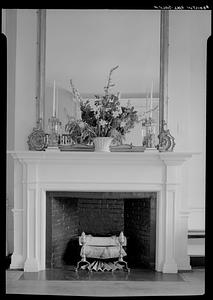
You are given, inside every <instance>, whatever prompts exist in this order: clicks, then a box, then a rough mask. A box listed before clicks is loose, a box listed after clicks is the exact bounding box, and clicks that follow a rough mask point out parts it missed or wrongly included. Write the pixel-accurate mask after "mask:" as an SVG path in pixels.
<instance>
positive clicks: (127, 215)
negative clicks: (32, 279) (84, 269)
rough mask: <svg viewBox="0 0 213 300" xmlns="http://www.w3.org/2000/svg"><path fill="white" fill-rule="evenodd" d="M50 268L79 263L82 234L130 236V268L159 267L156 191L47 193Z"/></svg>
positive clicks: (47, 263)
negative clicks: (156, 251)
mask: <svg viewBox="0 0 213 300" xmlns="http://www.w3.org/2000/svg"><path fill="white" fill-rule="evenodd" d="M46 198H47V201H46V206H47V209H46V224H47V226H46V267H47V268H61V267H64V266H65V265H74V266H76V265H77V262H78V261H79V260H80V246H79V243H78V237H79V236H80V235H81V233H82V232H85V233H86V234H91V235H93V236H104V237H106V236H112V235H116V236H118V235H119V234H120V232H121V231H122V232H124V235H125V236H126V237H127V247H126V252H127V257H125V260H126V261H127V262H128V265H129V266H130V267H145V268H153V269H154V268H155V245H156V228H155V227H156V199H157V194H156V193H155V192H153V193H152V192H47V196H46Z"/></svg>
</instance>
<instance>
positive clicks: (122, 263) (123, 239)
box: [112, 232, 130, 272]
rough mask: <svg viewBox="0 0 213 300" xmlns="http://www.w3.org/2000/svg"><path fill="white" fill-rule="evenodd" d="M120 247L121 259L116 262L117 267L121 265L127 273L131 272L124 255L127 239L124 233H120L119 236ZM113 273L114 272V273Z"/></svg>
mask: <svg viewBox="0 0 213 300" xmlns="http://www.w3.org/2000/svg"><path fill="white" fill-rule="evenodd" d="M119 242H120V243H119V246H120V251H119V258H118V260H117V261H116V262H115V266H116V265H117V264H119V265H124V270H126V271H127V272H130V268H128V264H127V262H126V261H124V260H123V254H122V247H123V245H124V244H125V237H124V234H123V232H121V233H120V235H119ZM112 272H113V271H112Z"/></svg>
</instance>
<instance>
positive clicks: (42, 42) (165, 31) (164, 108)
mask: <svg viewBox="0 0 213 300" xmlns="http://www.w3.org/2000/svg"><path fill="white" fill-rule="evenodd" d="M45 56H46V9H38V11H37V76H36V78H37V97H36V100H37V101H36V120H37V121H36V123H37V128H39V129H41V130H44V128H45V120H44V112H45ZM168 60H169V11H168V10H161V15H160V77H159V146H160V144H162V140H161V136H162V134H164V137H165V132H166V131H165V129H164V126H165V125H166V124H167V122H168ZM170 138H171V136H170ZM164 141H165V140H164ZM173 147H174V145H173ZM173 147H172V149H173ZM172 149H171V150H172ZM163 150H168V149H165V147H164V149H163Z"/></svg>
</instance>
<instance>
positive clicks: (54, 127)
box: [46, 116, 61, 151]
mask: <svg viewBox="0 0 213 300" xmlns="http://www.w3.org/2000/svg"><path fill="white" fill-rule="evenodd" d="M48 131H49V134H48V139H47V149H46V150H55V151H60V150H59V147H58V145H59V141H60V133H61V122H60V120H59V119H58V118H56V117H55V116H52V117H51V118H49V120H48Z"/></svg>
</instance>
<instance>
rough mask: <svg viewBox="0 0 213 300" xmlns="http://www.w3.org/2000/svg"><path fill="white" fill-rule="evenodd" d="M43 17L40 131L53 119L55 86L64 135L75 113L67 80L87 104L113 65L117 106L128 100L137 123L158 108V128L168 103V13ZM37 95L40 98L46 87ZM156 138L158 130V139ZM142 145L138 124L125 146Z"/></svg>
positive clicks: (113, 12)
mask: <svg viewBox="0 0 213 300" xmlns="http://www.w3.org/2000/svg"><path fill="white" fill-rule="evenodd" d="M42 11H43V15H41V19H40V21H39V24H41V23H42V20H43V25H44V23H45V26H42V27H41V31H44V30H45V34H44V33H43V35H42V34H40V45H43V48H42V49H40V54H41V53H43V56H44V57H42V56H41V57H40V58H42V59H40V60H39V61H40V63H41V65H42V61H43V67H44V66H45V70H43V72H41V71H40V82H42V80H43V82H45V101H43V103H41V102H40V106H39V111H40V114H39V113H38V115H40V116H43V129H44V131H47V125H48V119H49V118H50V117H51V115H52V106H53V83H54V81H55V83H56V99H57V100H56V101H57V114H58V117H59V119H60V121H61V122H62V131H63V132H64V126H65V124H66V122H67V121H68V120H67V114H69V115H71V116H75V111H76V103H75V101H74V99H73V95H72V91H71V86H70V79H72V80H73V83H74V85H75V87H76V88H77V89H78V91H79V92H80V94H81V96H82V98H83V99H85V100H86V99H91V98H94V95H96V94H99V95H100V94H103V90H104V86H105V85H106V81H107V76H108V73H109V70H110V69H111V68H112V67H114V66H115V65H119V68H118V69H117V70H116V72H114V74H113V83H115V87H114V88H113V91H112V92H120V93H121V99H120V100H121V105H123V104H124V105H125V103H126V102H127V101H128V100H129V101H130V102H131V104H132V105H133V106H134V107H135V109H136V110H137V111H138V114H139V116H140V117H142V116H144V113H145V112H146V111H147V110H148V111H149V110H150V105H152V108H153V107H154V108H156V109H154V110H153V112H152V117H153V118H154V119H155V121H156V123H157V124H160V126H161V124H162V120H164V115H165V113H164V110H165V108H166V105H164V104H165V103H164V102H166V100H167V95H166V92H165V91H166V80H167V79H166V71H167V70H166V68H167V66H166V64H167V60H166V58H167V57H168V52H167V51H166V50H167V48H168V47H167V42H168V41H167V39H166V38H167V36H166V34H167V29H168V22H167V23H166V20H167V21H168V12H167V11H162V12H161V11H159V10H136V11H134V10H130V11H128V10H123V11H122V10H48V9H47V10H39V12H40V14H41V12H42ZM44 12H45V13H44ZM42 41H43V42H42ZM44 46H45V47H44ZM45 48H46V49H45ZM44 53H45V55H44ZM40 70H41V68H40ZM40 90H42V91H43V92H44V84H43V85H42V84H41V85H40ZM40 94H42V93H41V91H40ZM159 97H160V101H159ZM151 99H152V104H151ZM41 111H42V113H41ZM158 132H159V131H158V126H157V132H156V136H157V134H158ZM141 142H142V141H141V124H140V123H139V124H137V125H136V126H135V128H134V129H133V130H132V132H131V133H130V134H129V135H128V137H127V143H133V144H134V145H141Z"/></svg>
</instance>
